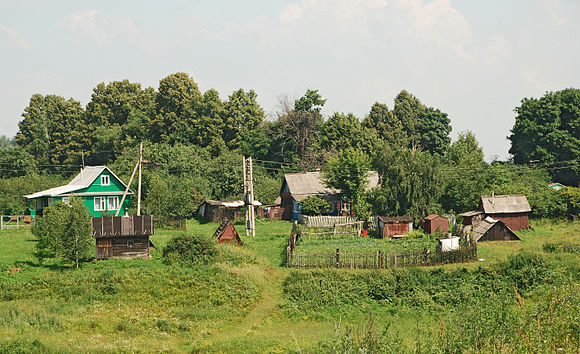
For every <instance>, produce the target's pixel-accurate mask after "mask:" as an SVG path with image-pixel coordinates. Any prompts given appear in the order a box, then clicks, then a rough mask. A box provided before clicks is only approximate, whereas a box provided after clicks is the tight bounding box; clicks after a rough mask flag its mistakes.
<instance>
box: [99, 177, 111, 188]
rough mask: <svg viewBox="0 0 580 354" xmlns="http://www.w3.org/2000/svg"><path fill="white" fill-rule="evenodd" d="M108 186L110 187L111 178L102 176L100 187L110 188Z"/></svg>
mask: <svg viewBox="0 0 580 354" xmlns="http://www.w3.org/2000/svg"><path fill="white" fill-rule="evenodd" d="M110 185H111V177H110V176H109V175H102V176H101V186H110Z"/></svg>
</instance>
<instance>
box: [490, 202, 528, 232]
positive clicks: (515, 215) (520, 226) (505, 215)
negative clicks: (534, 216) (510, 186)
mask: <svg viewBox="0 0 580 354" xmlns="http://www.w3.org/2000/svg"><path fill="white" fill-rule="evenodd" d="M479 206H480V208H479V209H480V210H482V211H483V212H484V213H485V216H486V217H488V216H490V217H492V218H493V219H495V220H501V221H503V222H504V223H505V224H506V225H507V226H508V227H509V228H510V229H512V230H514V231H518V230H527V229H528V228H529V224H528V213H529V212H530V211H532V209H531V208H530V204H529V203H528V199H527V198H526V196H525V195H523V194H510V195H491V196H483V197H481V200H480V204H479Z"/></svg>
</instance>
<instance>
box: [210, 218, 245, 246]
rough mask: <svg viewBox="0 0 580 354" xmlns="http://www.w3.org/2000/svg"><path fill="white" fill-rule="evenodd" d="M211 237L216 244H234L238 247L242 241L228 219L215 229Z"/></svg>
mask: <svg viewBox="0 0 580 354" xmlns="http://www.w3.org/2000/svg"><path fill="white" fill-rule="evenodd" d="M213 237H215V238H217V240H218V243H224V242H230V243H235V244H237V245H238V246H241V245H242V239H241V238H240V235H239V234H238V231H236V228H235V227H234V224H232V222H231V221H229V220H228V219H225V220H224V221H223V222H222V223H221V224H220V226H219V227H218V228H217V230H216V231H215V233H214V234H213Z"/></svg>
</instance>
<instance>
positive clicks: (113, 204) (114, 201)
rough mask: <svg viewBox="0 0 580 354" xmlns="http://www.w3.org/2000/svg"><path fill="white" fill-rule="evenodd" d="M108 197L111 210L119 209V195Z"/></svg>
mask: <svg viewBox="0 0 580 354" xmlns="http://www.w3.org/2000/svg"><path fill="white" fill-rule="evenodd" d="M107 199H108V200H107V202H108V203H107V204H108V206H109V210H117V209H119V197H109V198H107Z"/></svg>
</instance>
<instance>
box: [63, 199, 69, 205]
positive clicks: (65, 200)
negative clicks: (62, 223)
mask: <svg viewBox="0 0 580 354" xmlns="http://www.w3.org/2000/svg"><path fill="white" fill-rule="evenodd" d="M62 202H63V203H65V204H67V205H68V203H69V199H68V197H62Z"/></svg>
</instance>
